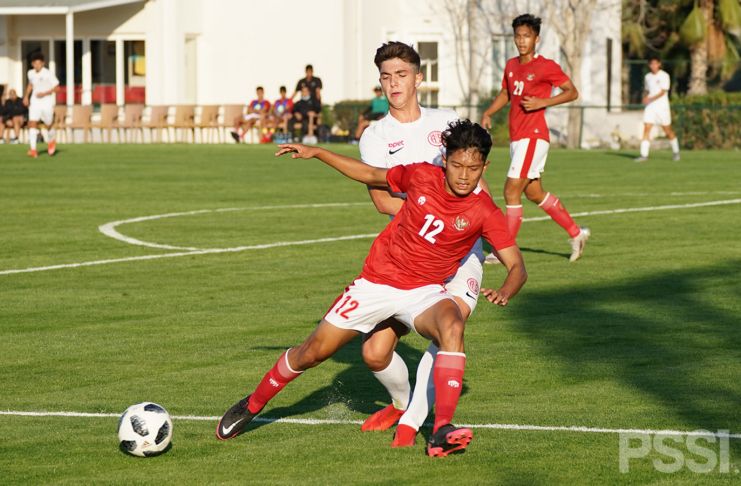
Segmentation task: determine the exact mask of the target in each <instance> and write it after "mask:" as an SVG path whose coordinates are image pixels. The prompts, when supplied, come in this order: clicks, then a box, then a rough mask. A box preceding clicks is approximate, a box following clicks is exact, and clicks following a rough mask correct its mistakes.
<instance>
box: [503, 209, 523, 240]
mask: <svg viewBox="0 0 741 486" xmlns="http://www.w3.org/2000/svg"><path fill="white" fill-rule="evenodd" d="M506 216H507V229H508V230H509V234H510V236H511V237H512V238H517V233H518V232H519V231H520V225H522V204H516V205H515V204H512V205H510V204H507V215H506Z"/></svg>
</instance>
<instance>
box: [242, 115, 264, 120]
mask: <svg viewBox="0 0 741 486" xmlns="http://www.w3.org/2000/svg"><path fill="white" fill-rule="evenodd" d="M259 119H260V115H258V114H257V113H247V114H246V115H242V120H244V121H250V120H259Z"/></svg>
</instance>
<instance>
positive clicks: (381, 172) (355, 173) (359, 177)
mask: <svg viewBox="0 0 741 486" xmlns="http://www.w3.org/2000/svg"><path fill="white" fill-rule="evenodd" d="M278 147H279V150H278V151H277V152H276V153H275V155H276V157H277V156H280V155H284V154H289V153H290V154H291V158H292V159H311V158H316V159H319V160H321V161H322V162H324V163H325V164H327V165H328V166H330V167H333V168H335V169H337V170H338V171H339V172H341V173H342V174H344V175H345V176H347V177H349V178H350V179H354V180H356V181H358V182H362V183H363V184H367V185H369V186H374V187H388V182H386V172H388V169H379V168H378V167H373V166H371V165H368V164H364V163H363V162H361V161H359V160H357V159H353V158H351V157H346V156H344V155H340V154H336V153H334V152H330V151H329V150H327V149H323V148H320V147H309V146H306V145H302V144H300V143H284V144H280V145H278Z"/></svg>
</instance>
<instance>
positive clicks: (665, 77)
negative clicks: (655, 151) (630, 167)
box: [635, 57, 679, 162]
mask: <svg viewBox="0 0 741 486" xmlns="http://www.w3.org/2000/svg"><path fill="white" fill-rule="evenodd" d="M648 69H649V71H650V72H649V73H647V74H646V77H645V78H644V80H643V90H644V97H643V104H644V105H646V108H644V110H643V140H642V141H641V156H640V157H638V158H637V159H635V161H636V162H645V161H647V160H648V151H649V148H650V147H651V129H652V128H653V126H654V125H661V128H663V129H664V133H666V137H667V138H668V139H669V144H670V145H671V147H672V154H673V155H672V159H673V160H675V161H678V160H679V141H678V140H677V135H676V134H675V133H674V130H672V112H671V110H670V109H669V87H670V86H671V81H670V79H669V74H668V73H667V72H666V71H664V70H663V69H661V60H660V59H659V58H658V57H650V58H649V59H648Z"/></svg>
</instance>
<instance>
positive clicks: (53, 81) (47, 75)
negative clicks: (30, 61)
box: [28, 67, 59, 107]
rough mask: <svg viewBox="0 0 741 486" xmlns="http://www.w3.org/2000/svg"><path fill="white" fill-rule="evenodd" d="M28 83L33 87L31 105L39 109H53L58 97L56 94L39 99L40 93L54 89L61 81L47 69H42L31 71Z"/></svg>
mask: <svg viewBox="0 0 741 486" xmlns="http://www.w3.org/2000/svg"><path fill="white" fill-rule="evenodd" d="M28 83H29V84H30V85H31V86H32V87H33V92H32V93H31V99H30V105H31V106H32V107H33V106H38V107H52V106H54V105H55V104H56V96H55V95H54V93H52V94H50V95H48V96H44V97H43V98H38V97H37V96H36V95H37V94H38V93H43V92H46V91H50V90H52V89H54V87H56V86H58V85H59V80H58V79H57V77H56V76H54V74H53V73H52V72H51V71H49V70H48V69H47V68H45V67H44V68H41V71H38V72H37V71H36V70H35V69H31V70H29V71H28Z"/></svg>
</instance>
